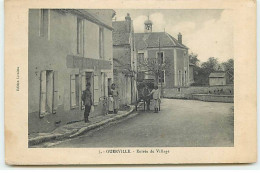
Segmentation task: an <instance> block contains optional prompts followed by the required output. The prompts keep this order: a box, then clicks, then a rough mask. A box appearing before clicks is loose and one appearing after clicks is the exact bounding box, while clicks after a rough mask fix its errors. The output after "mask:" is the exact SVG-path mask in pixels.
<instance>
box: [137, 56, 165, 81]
mask: <svg viewBox="0 0 260 173" xmlns="http://www.w3.org/2000/svg"><path fill="white" fill-rule="evenodd" d="M162 55H163V54H162V52H161V53H158V57H157V58H151V57H148V58H140V57H139V58H138V60H139V62H138V67H137V69H138V79H139V81H140V80H141V81H142V80H143V78H144V75H150V76H153V77H154V84H155V85H158V84H159V77H162V76H163V75H164V74H162V73H163V72H165V73H166V74H167V72H168V71H167V68H168V67H169V66H170V63H168V58H167V57H163V56H162Z"/></svg>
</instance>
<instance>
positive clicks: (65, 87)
mask: <svg viewBox="0 0 260 173" xmlns="http://www.w3.org/2000/svg"><path fill="white" fill-rule="evenodd" d="M114 14H115V12H114V11H113V10H76V9H66V10H54V9H30V10H29V45H28V46H29V50H28V60H29V61H28V66H29V68H28V69H29V72H28V77H29V86H28V87H29V90H28V92H29V95H28V97H29V106H28V109H29V118H28V121H29V133H34V132H44V131H45V130H46V131H48V130H50V129H53V128H55V125H57V124H66V123H69V122H72V121H80V120H82V119H83V113H84V110H83V106H82V103H81V94H82V91H83V90H85V87H86V84H87V83H90V84H91V87H92V89H91V90H92V96H93V98H92V99H93V103H94V107H95V111H94V112H92V113H91V116H95V115H99V114H102V113H103V112H104V106H103V101H102V99H101V98H102V97H103V96H107V95H108V90H109V86H110V84H111V83H112V82H113V61H112V59H113V48H112V30H113V29H112V18H113V16H114Z"/></svg>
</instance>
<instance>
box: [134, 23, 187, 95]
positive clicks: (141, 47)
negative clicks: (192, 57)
mask: <svg viewBox="0 0 260 173" xmlns="http://www.w3.org/2000/svg"><path fill="white" fill-rule="evenodd" d="M152 28H153V23H152V21H151V20H149V18H148V20H146V21H145V22H144V33H135V42H136V47H137V52H138V57H137V59H138V62H140V61H145V60H147V59H149V58H155V59H160V60H159V61H160V62H163V64H165V63H167V65H168V67H165V69H162V73H160V74H161V75H159V76H158V85H159V87H161V84H162V87H163V89H164V90H165V92H164V94H165V95H164V96H166V97H167V92H168V91H169V92H172V91H177V92H180V91H181V88H185V87H189V85H190V77H189V76H190V71H189V67H190V64H189V56H188V47H186V46H185V45H184V44H183V43H182V35H181V34H180V33H179V34H178V39H175V38H174V37H173V36H171V35H170V34H168V33H167V32H153V31H152ZM159 61H158V62H159ZM138 74H140V75H141V74H142V70H141V71H138ZM143 78H144V80H149V79H154V78H155V77H154V76H153V75H150V74H149V73H148V74H147V73H146V74H143Z"/></svg>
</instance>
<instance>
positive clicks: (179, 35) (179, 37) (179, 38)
mask: <svg viewBox="0 0 260 173" xmlns="http://www.w3.org/2000/svg"><path fill="white" fill-rule="evenodd" d="M178 42H179V43H181V44H182V35H181V33H180V32H179V34H178Z"/></svg>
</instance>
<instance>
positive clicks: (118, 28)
mask: <svg viewBox="0 0 260 173" xmlns="http://www.w3.org/2000/svg"><path fill="white" fill-rule="evenodd" d="M112 26H113V29H114V30H113V68H114V83H115V84H116V86H117V87H118V91H119V97H120V105H127V104H131V103H134V102H135V101H136V96H137V88H136V76H137V74H136V69H137V67H136V65H137V63H136V49H135V41H134V27H133V21H132V20H131V17H130V14H127V16H126V17H125V20H124V21H114V22H113V23H112Z"/></svg>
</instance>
